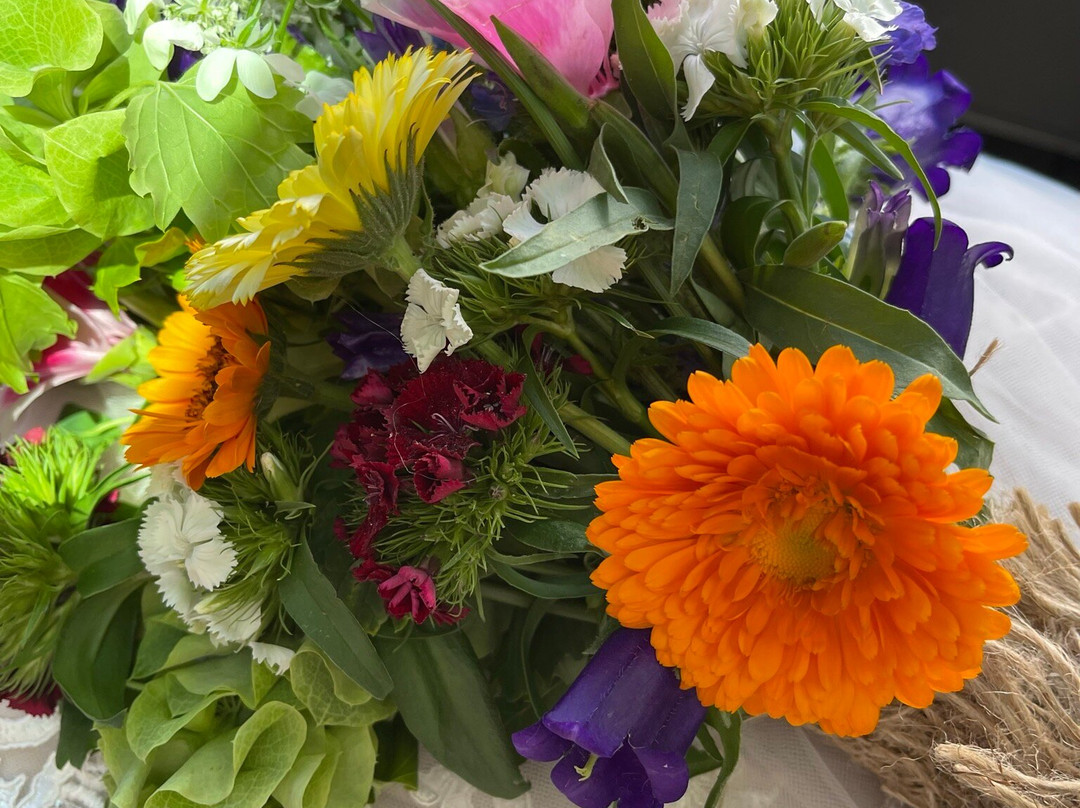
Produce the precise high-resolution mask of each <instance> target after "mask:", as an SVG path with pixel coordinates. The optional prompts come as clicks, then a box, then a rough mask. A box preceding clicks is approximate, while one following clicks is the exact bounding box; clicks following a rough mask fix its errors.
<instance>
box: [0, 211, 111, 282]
mask: <svg viewBox="0 0 1080 808" xmlns="http://www.w3.org/2000/svg"><path fill="white" fill-rule="evenodd" d="M100 245H101V239H99V238H98V237H97V236H95V235H93V234H91V233H87V232H86V231H85V230H79V229H77V228H76V227H75V225H74V224H72V223H71V222H66V223H64V224H61V225H46V224H29V225H26V226H24V227H16V228H15V229H13V230H8V229H5V228H0V268H2V269H9V270H11V271H13V272H20V273H22V274H24V275H38V276H41V277H44V276H46V275H59V274H60V273H61V272H63V271H64V270H65V269H69V268H70V267H72V266H74V265H75V264H77V263H79V261H81V260H82V259H84V258H85V257H86V256H88V255H89V254H90V253H91V252H93V251H94V249H95V248H97V247H98V246H100Z"/></svg>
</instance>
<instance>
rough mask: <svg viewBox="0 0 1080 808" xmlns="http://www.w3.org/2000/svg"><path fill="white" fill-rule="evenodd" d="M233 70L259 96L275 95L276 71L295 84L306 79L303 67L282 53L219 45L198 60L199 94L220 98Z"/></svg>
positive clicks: (204, 98) (268, 96) (241, 81)
mask: <svg viewBox="0 0 1080 808" xmlns="http://www.w3.org/2000/svg"><path fill="white" fill-rule="evenodd" d="M234 70H235V71H236V77H237V78H238V79H239V80H240V83H241V84H243V85H244V86H245V87H246V88H247V89H248V92H250V93H252V94H253V95H257V96H259V98H273V97H274V96H275V95H276V94H277V84H276V83H275V82H274V74H275V73H277V74H278V75H279V76H281V77H282V78H284V79H285V80H286V81H289V82H292V83H294V84H299V83H300V82H301V81H303V80H304V69H303V68H302V67H300V65H298V64H297V63H296V62H294V61H293V60H292V59H290V58H289V57H288V56H284V55H282V54H280V53H255V52H254V51H249V50H244V49H242V48H218V49H217V50H215V51H212V52H211V53H210V54H209V55H208V56H207V57H206V58H205V59H203V60H202V61H201V62H199V67H198V71H199V72H198V73H196V75H195V90H196V91H197V92H198V93H199V98H201V99H202V100H203V101H206V102H208V103H209V102H210V101H213V100H214V99H215V98H217V97H218V95H219V94H220V93H221V91H222V90H224V89H225V86H226V85H227V84H228V83H229V81H230V80H231V79H232V75H233V71H234Z"/></svg>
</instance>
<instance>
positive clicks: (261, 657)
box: [248, 642, 296, 676]
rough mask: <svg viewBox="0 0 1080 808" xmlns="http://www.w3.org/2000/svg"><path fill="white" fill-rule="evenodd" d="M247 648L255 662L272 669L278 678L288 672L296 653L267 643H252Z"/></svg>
mask: <svg viewBox="0 0 1080 808" xmlns="http://www.w3.org/2000/svg"><path fill="white" fill-rule="evenodd" d="M248 647H249V648H250V649H251V656H252V657H254V658H255V661H256V662H261V663H263V664H264V665H266V666H267V667H269V668H272V669H273V671H274V673H276V674H277V675H278V676H281V675H282V674H284V673H286V672H287V671H288V670H289V666H290V665H291V664H292V659H293V657H294V656H296V652H295V651H293V650H292V649H291V648H283V647H282V646H280V645H274V644H273V643H269V642H253V643H251V644H249V645H248Z"/></svg>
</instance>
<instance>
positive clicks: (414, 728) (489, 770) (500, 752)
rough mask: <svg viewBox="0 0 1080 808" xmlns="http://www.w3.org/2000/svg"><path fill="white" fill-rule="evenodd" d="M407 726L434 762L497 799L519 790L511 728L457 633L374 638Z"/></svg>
mask: <svg viewBox="0 0 1080 808" xmlns="http://www.w3.org/2000/svg"><path fill="white" fill-rule="evenodd" d="M376 642H377V643H378V647H379V653H380V654H381V655H382V657H383V660H384V661H385V662H386V667H387V669H388V670H389V671H390V674H391V676H392V677H393V679H394V692H393V696H394V701H395V702H396V703H397V705H398V710H399V711H400V712H401V717H402V719H404V721H405V725H406V726H407V727H408V728H409V730H410V731H411V732H412V733H413V735H415V736H416V738H417V740H419V741H420V743H421V744H423V746H424V748H425V749H427V750H428V751H429V752H430V753H431V754H432V755H433V756H434V757H435V759H436V760H437V761H439V763H441V764H442V765H443V766H445V767H446V768H448V769H450V771H452V772H454V773H455V774H457V775H458V776H460V777H461V778H463V779H464V780H466V781H467V782H469V783H471V784H472V785H474V786H476V787H477V788H479V789H480V790H481V791H485V792H487V793H488V794H490V795H492V796H494V797H499V798H501V799H513V798H514V797H516V796H518V795H519V794H522V793H523V792H524V791H525V789H526V788H528V784H527V783H526V782H525V781H524V780H523V779H522V778H521V773H520V772H519V771H518V767H517V762H516V756H515V754H514V751H513V749H512V748H511V746H510V733H509V732H507V730H506V728H505V727H504V726H503V724H502V721H501V720H500V719H499V713H498V711H497V710H496V709H495V704H494V702H493V700H492V698H491V692H490V690H489V689H488V683H487V680H486V679H485V678H484V674H483V672H482V671H481V670H480V664H479V662H478V661H477V659H476V655H475V654H474V653H473V651H472V648H471V647H470V646H469V643H468V640H466V639H465V636H464V635H463V634H461V633H460V632H455V633H452V634H440V635H436V636H421V635H419V634H417V633H414V634H413V636H412V637H411V638H409V639H408V640H406V641H404V642H402V641H401V640H400V639H391V638H388V639H377V640H376Z"/></svg>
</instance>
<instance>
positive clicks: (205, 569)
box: [138, 489, 236, 627]
mask: <svg viewBox="0 0 1080 808" xmlns="http://www.w3.org/2000/svg"><path fill="white" fill-rule="evenodd" d="M223 518H224V517H223V514H222V511H221V508H220V507H219V506H218V505H217V503H215V502H213V501H212V500H209V499H207V498H206V497H203V496H200V495H199V494H197V493H195V492H194V491H192V490H191V489H186V490H179V491H178V492H177V493H175V494H172V495H166V496H164V497H162V498H161V499H159V500H157V501H156V502H153V503H151V504H150V505H149V506H148V507H147V509H146V515H145V516H144V518H143V523H142V527H141V528H140V530H139V538H138V544H139V557H140V558H141V559H142V562H143V565H144V566H145V567H146V569H147V570H148V571H149V572H150V574H151V575H153V576H154V577H155V578H156V579H157V585H158V591H160V592H161V596H162V598H163V600H164V601H165V603H166V604H167V605H168V606H169V607H170V608H172V609H175V610H176V612H177V613H178V614H179V615H180V616H181V617H182V618H184V620H185V621H186V622H188V624H189V625H192V627H199V625H198V624H199V623H200V622H201V621H199V620H198V619H197V618H196V601H197V600H198V598H199V597H200V595H199V590H204V591H211V590H213V589H215V588H217V587H218V586H220V585H221V584H223V583H225V581H226V580H227V579H228V577H229V575H230V574H231V573H232V571H233V568H234V567H235V566H236V551H235V550H234V549H233V547H232V545H230V544H229V542H227V541H226V540H225V539H224V538H223V537H222V535H221V529H220V526H221V520H222V519H223Z"/></svg>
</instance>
